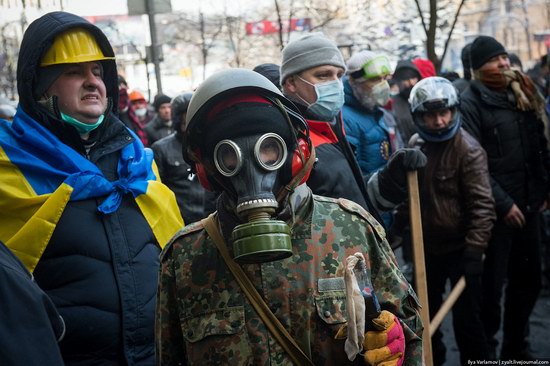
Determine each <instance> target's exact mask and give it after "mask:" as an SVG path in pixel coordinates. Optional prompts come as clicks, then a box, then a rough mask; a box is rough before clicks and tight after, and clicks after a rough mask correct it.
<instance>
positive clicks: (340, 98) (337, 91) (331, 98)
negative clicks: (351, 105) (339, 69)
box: [296, 75, 344, 121]
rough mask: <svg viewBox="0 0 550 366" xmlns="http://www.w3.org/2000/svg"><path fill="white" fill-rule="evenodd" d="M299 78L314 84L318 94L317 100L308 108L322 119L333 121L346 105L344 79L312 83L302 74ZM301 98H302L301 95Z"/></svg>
mask: <svg viewBox="0 0 550 366" xmlns="http://www.w3.org/2000/svg"><path fill="white" fill-rule="evenodd" d="M296 76H298V75H296ZM298 78H300V80H302V81H303V82H304V83H306V84H309V85H311V86H313V87H314V88H315V93H316V94H317V100H316V101H315V102H314V103H312V104H309V106H308V108H307V110H308V111H309V112H310V113H311V114H312V115H314V116H315V117H317V118H319V119H320V120H321V121H331V120H332V119H333V118H334V117H335V116H336V115H337V114H338V112H340V110H341V109H342V106H343V105H344V86H343V84H342V80H340V79H338V80H332V81H328V82H326V83H319V84H312V83H310V82H309V81H307V80H304V79H303V78H301V77H300V76H298ZM299 97H300V96H299ZM300 99H302V98H301V97H300ZM302 100H303V99H302ZM303 101H304V102H305V100H303ZM306 103H307V102H306Z"/></svg>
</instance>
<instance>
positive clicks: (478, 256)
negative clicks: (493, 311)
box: [403, 77, 495, 365]
mask: <svg viewBox="0 0 550 366" xmlns="http://www.w3.org/2000/svg"><path fill="white" fill-rule="evenodd" d="M409 102H410V104H411V112H412V115H413V120H414V124H415V128H416V130H417V132H418V133H417V134H415V135H413V137H412V138H411V142H409V144H411V143H412V144H415V145H420V146H421V150H422V151H423V152H424V154H425V155H426V156H427V157H428V163H427V165H426V167H425V168H424V169H423V170H420V171H419V186H420V187H419V190H420V200H421V202H422V204H421V210H422V229H423V236H424V246H425V256H426V277H427V282H428V298H429V309H430V317H433V316H434V315H435V314H436V313H437V311H438V310H439V307H440V306H441V303H442V295H443V294H444V293H445V285H446V282H447V280H450V282H451V285H452V286H454V285H455V284H456V283H457V281H458V280H459V278H460V277H461V276H462V275H465V277H466V289H465V290H464V292H463V294H462V295H461V296H460V298H459V299H458V301H457V302H456V304H455V306H454V307H453V322H454V324H453V326H454V332H455V338H456V342H457V345H458V349H459V351H460V358H461V364H462V365H467V364H468V363H467V362H468V360H484V359H487V358H488V344H487V339H486V338H485V333H484V331H483V323H482V321H481V317H480V302H481V295H482V292H481V277H482V276H481V275H482V272H483V262H482V256H483V253H484V251H485V249H486V247H487V243H488V241H489V238H490V233H491V229H492V227H493V223H494V221H495V209H494V199H493V196H492V193H491V185H490V183H489V173H488V168H487V157H486V154H485V151H484V150H483V149H482V148H481V146H480V145H479V143H478V142H477V141H476V140H475V139H474V138H473V137H472V136H471V135H469V134H468V133H467V132H466V131H464V130H462V129H461V128H460V124H461V123H460V113H459V111H458V105H459V97H458V94H457V91H456V89H455V88H454V86H453V85H452V83H451V82H450V81H448V80H446V79H444V78H441V77H429V78H426V79H423V80H421V81H419V82H418V84H416V85H415V86H414V88H413V89H412V91H411V96H410V99H409ZM403 211H404V210H403ZM457 259H458V260H457ZM432 347H433V356H434V364H435V365H441V364H444V363H445V346H444V344H443V342H442V334H441V332H439V331H438V332H436V333H435V335H434V336H433V337H432Z"/></svg>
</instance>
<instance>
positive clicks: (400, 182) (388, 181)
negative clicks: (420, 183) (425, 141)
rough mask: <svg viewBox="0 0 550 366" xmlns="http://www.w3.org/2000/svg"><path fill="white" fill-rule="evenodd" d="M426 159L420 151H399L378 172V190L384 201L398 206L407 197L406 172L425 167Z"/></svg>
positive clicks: (409, 149)
mask: <svg viewBox="0 0 550 366" xmlns="http://www.w3.org/2000/svg"><path fill="white" fill-rule="evenodd" d="M427 162H428V158H427V157H426V155H424V153H423V152H422V151H420V149H411V148H407V149H400V150H397V151H396V152H395V153H393V154H392V156H390V160H388V163H387V164H386V166H385V167H384V168H383V169H382V170H380V171H379V172H378V190H379V191H380V194H381V195H382V196H383V197H384V199H386V200H388V201H390V202H393V203H394V204H398V203H400V202H401V201H403V200H404V199H405V198H406V197H407V171H411V170H417V169H419V168H422V167H424V166H426V163H427Z"/></svg>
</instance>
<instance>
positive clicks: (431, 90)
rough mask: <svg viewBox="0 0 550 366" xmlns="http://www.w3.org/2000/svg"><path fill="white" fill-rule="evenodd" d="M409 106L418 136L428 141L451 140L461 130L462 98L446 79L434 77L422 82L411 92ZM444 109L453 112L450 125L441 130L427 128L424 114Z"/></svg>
mask: <svg viewBox="0 0 550 366" xmlns="http://www.w3.org/2000/svg"><path fill="white" fill-rule="evenodd" d="M409 104H410V106H411V113H412V115H413V121H414V124H415V126H416V129H417V131H418V134H419V135H420V136H421V137H422V138H423V139H425V140H427V141H433V142H439V141H446V140H449V139H450V138H452V137H453V136H454V135H455V134H456V132H457V131H458V129H459V128H460V112H459V110H458V106H459V105H460V98H459V96H458V93H457V91H456V89H455V87H454V86H453V84H452V83H451V82H450V81H449V80H447V79H445V78H442V77H439V76H432V77H428V78H426V79H422V80H420V81H419V82H418V83H417V84H416V85H415V86H414V87H413V88H412V90H411V95H410V97H409ZM443 109H450V110H451V113H452V117H451V121H450V122H449V124H448V125H447V126H446V127H445V128H443V129H439V130H434V129H430V128H427V127H426V124H425V122H424V118H423V114H424V113H425V112H432V111H439V110H443Z"/></svg>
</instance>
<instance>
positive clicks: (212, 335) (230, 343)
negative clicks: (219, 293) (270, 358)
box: [181, 306, 253, 365]
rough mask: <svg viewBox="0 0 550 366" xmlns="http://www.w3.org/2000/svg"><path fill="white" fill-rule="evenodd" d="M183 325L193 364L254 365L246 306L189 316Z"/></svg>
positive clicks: (189, 359) (189, 357) (183, 321)
mask: <svg viewBox="0 0 550 366" xmlns="http://www.w3.org/2000/svg"><path fill="white" fill-rule="evenodd" d="M181 328H182V329H181V330H182V333H183V337H184V339H185V343H186V344H185V348H186V353H187V359H188V361H189V362H188V363H189V364H190V365H193V364H216V365H252V364H253V358H252V349H251V348H250V341H249V339H248V335H247V333H246V328H245V317H244V307H243V306H236V307H229V308H223V309H214V310H211V311H208V312H205V313H202V314H200V315H197V316H193V317H187V318H185V319H182V321H181ZM212 357H215V359H214V358H212Z"/></svg>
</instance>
